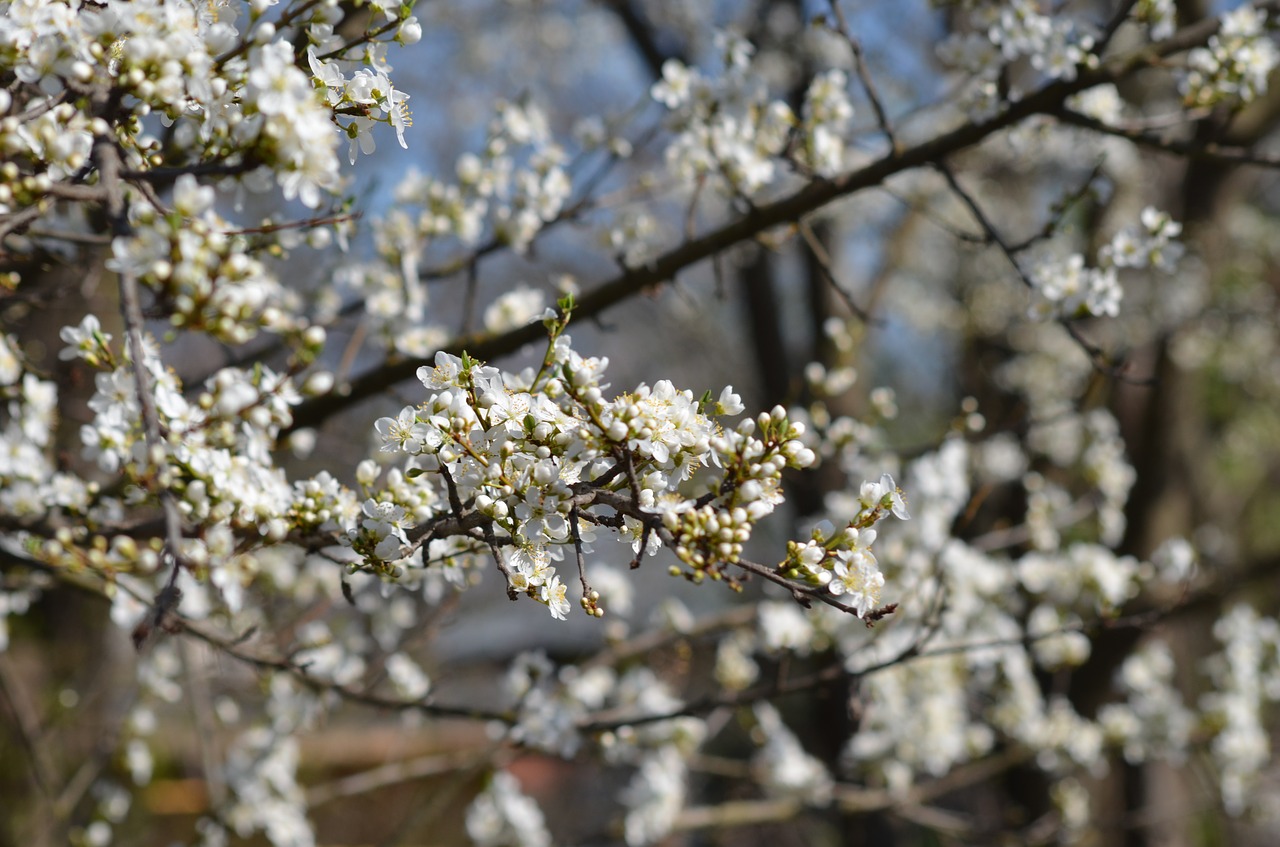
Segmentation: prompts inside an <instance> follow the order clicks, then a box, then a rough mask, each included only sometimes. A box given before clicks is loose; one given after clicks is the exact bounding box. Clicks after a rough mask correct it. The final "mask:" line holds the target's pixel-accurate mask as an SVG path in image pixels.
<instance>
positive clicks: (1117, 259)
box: [1028, 206, 1183, 319]
mask: <svg viewBox="0 0 1280 847" xmlns="http://www.w3.org/2000/svg"><path fill="white" fill-rule="evenodd" d="M1140 217H1141V223H1140V225H1139V226H1130V227H1126V228H1124V229H1122V230H1121V231H1120V232H1118V233H1116V235H1115V236H1114V237H1113V238H1112V239H1111V243H1109V244H1107V245H1105V246H1104V247H1103V248H1102V249H1101V250H1099V251H1098V265H1097V267H1092V268H1091V267H1087V266H1086V265H1085V257H1084V256H1083V255H1082V254H1080V253H1072V254H1071V255H1069V256H1067V257H1066V258H1065V259H1059V258H1047V259H1042V260H1040V261H1039V262H1037V263H1036V264H1035V265H1034V266H1033V267H1032V268H1031V270H1030V272H1029V273H1028V277H1029V279H1030V281H1031V284H1032V286H1033V296H1034V303H1033V305H1032V307H1031V311H1030V314H1031V316H1032V317H1035V318H1040V319H1045V318H1066V319H1071V318H1081V317H1087V316H1094V317H1103V316H1106V317H1115V316H1117V315H1118V314H1120V301H1121V299H1122V298H1123V297H1124V290H1123V289H1122V288H1121V287H1120V281H1119V278H1118V276H1117V271H1118V269H1121V268H1147V267H1151V268H1155V269H1158V270H1160V271H1163V272H1164V273H1172V272H1173V271H1174V270H1175V269H1176V268H1177V263H1178V260H1179V259H1180V258H1181V257H1182V253H1183V247H1182V245H1181V244H1180V243H1178V242H1177V241H1176V240H1175V239H1176V238H1177V237H1178V235H1180V234H1181V232H1182V225H1181V224H1179V223H1177V222H1176V221H1174V220H1173V219H1172V218H1170V217H1169V215H1168V214H1166V213H1164V212H1161V211H1159V210H1157V209H1154V208H1152V207H1150V206H1148V207H1147V208H1145V209H1143V210H1142V214H1141V216H1140Z"/></svg>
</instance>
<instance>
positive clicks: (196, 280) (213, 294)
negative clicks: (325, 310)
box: [107, 174, 306, 344]
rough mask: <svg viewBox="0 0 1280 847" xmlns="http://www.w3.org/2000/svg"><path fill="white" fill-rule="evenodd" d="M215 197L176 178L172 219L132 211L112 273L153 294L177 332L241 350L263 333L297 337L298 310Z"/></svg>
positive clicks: (143, 207)
mask: <svg viewBox="0 0 1280 847" xmlns="http://www.w3.org/2000/svg"><path fill="white" fill-rule="evenodd" d="M213 204H214V190H213V189H212V188H210V187H208V186H200V185H199V184H198V183H197V182H196V179H195V177H193V176H190V175H185V174H184V175H183V176H181V177H179V178H178V181H177V183H176V184H175V186H174V192H173V213H172V214H162V213H161V211H160V210H159V209H156V208H154V207H152V206H151V205H149V204H146V203H138V204H136V205H134V206H132V207H131V209H130V217H131V223H132V224H133V231H132V232H131V233H130V234H129V235H127V236H120V237H118V238H116V239H115V240H114V241H113V242H112V258H111V259H110V260H108V262H107V267H108V268H110V269H111V270H113V271H116V272H117V273H122V274H130V275H132V276H133V277H135V278H136V279H138V280H139V281H140V282H142V283H143V284H145V285H148V286H150V287H152V288H154V289H156V291H157V294H158V295H159V297H160V298H161V301H162V302H164V303H165V305H166V306H167V308H168V310H169V311H170V318H169V320H170V322H171V323H173V325H174V326H179V327H184V328H187V329H191V330H196V331H201V332H207V333H208V334H209V335H212V336H213V337H215V338H218V339H221V340H223V341H227V342H229V343H233V344H238V343H243V342H245V341H248V340H250V339H251V338H253V337H254V336H255V335H256V334H257V332H258V331H259V330H260V329H262V330H266V331H268V332H273V333H277V334H282V333H286V332H289V333H299V332H301V331H302V330H304V329H305V327H306V325H305V323H303V322H302V321H301V320H300V319H299V318H298V317H296V313H297V311H298V309H297V304H296V302H291V298H290V295H289V294H288V293H287V292H286V291H285V289H284V288H283V287H282V286H281V285H280V283H279V281H278V280H277V279H276V278H275V276H274V274H272V273H271V272H270V271H269V270H268V269H267V268H266V266H265V265H264V264H263V263H262V262H261V261H260V260H258V259H256V258H254V257H253V256H252V255H251V254H250V252H249V251H248V250H247V249H246V245H245V243H244V242H245V240H246V236H236V235H230V234H229V231H230V230H231V227H230V225H229V224H228V223H227V222H226V221H224V220H223V219H222V218H221V217H219V216H218V214H217V213H216V212H215V211H214V210H213Z"/></svg>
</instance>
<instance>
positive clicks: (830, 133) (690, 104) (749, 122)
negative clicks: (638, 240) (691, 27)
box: [650, 32, 853, 197]
mask: <svg viewBox="0 0 1280 847" xmlns="http://www.w3.org/2000/svg"><path fill="white" fill-rule="evenodd" d="M716 47H717V49H718V50H719V52H720V54H721V56H722V60H723V73H721V74H720V75H717V76H707V75H704V74H702V73H700V72H699V71H698V70H696V69H694V68H689V67H686V66H685V65H684V64H683V63H681V62H680V61H678V60H676V59H669V60H667V62H666V63H665V64H664V65H663V66H662V80H661V81H659V82H657V83H655V84H654V86H653V88H652V89H651V91H650V93H651V95H652V97H653V99H654V100H657V101H658V102H659V103H661V104H662V105H663V106H665V107H666V108H667V109H668V110H670V112H671V115H670V117H669V119H668V122H667V123H668V127H669V128H670V130H671V131H672V132H674V133H675V138H674V139H673V140H672V141H671V143H670V144H669V145H668V147H667V152H666V156H667V164H668V166H669V167H670V168H671V170H672V171H673V172H674V173H675V174H676V175H677V176H678V177H679V178H680V180H681V182H682V183H683V184H685V185H690V186H693V185H697V184H701V183H702V182H703V181H704V180H705V181H708V182H710V184H712V185H714V186H716V187H717V188H719V189H720V190H721V191H723V192H724V193H725V194H728V195H730V196H744V197H753V196H755V195H756V194H757V193H759V191H760V190H761V189H762V188H765V187H767V186H769V185H770V184H772V183H773V182H774V181H775V179H776V178H777V176H778V174H779V172H780V168H779V164H780V160H781V157H783V156H784V155H787V154H789V153H791V152H792V151H793V147H794V150H795V154H796V158H797V159H798V160H799V161H801V162H803V163H804V164H805V165H807V166H808V167H809V168H811V169H812V170H814V171H815V172H817V173H820V174H823V175H824V176H829V175H832V174H834V173H836V172H838V171H839V170H841V168H842V164H843V160H844V149H845V141H844V136H845V132H846V128H847V126H848V124H849V121H850V119H851V118H852V116H853V107H852V105H851V104H850V102H849V98H848V94H847V91H846V86H847V84H848V80H847V78H846V76H845V74H844V72H843V71H839V70H831V71H826V72H824V73H821V74H818V75H817V76H816V77H815V78H814V80H813V82H812V83H811V84H810V86H809V90H808V92H807V93H806V95H805V102H804V120H803V121H798V120H797V119H796V116H795V114H794V113H793V112H792V110H791V107H789V106H788V105H787V104H786V103H785V102H784V101H782V100H777V99H771V98H770V96H769V92H768V90H767V89H766V88H765V86H764V85H763V83H762V82H761V80H760V78H759V75H758V74H755V73H754V72H753V65H752V63H751V59H752V56H753V54H754V53H755V48H754V47H753V46H752V45H751V44H750V42H748V41H746V40H745V39H743V38H741V37H740V36H737V35H734V34H732V33H728V32H719V33H717V35H716ZM797 132H799V135H800V137H798V138H796V137H795V135H796V133H797ZM796 142H798V144H796Z"/></svg>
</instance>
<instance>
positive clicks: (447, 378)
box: [346, 313, 906, 618]
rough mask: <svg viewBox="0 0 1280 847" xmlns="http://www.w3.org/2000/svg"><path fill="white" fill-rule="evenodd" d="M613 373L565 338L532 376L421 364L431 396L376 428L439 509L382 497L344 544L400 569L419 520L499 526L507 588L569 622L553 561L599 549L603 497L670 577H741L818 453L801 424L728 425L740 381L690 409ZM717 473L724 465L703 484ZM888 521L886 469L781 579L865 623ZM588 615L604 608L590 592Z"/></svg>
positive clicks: (895, 505)
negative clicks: (763, 523) (786, 474)
mask: <svg viewBox="0 0 1280 847" xmlns="http://www.w3.org/2000/svg"><path fill="white" fill-rule="evenodd" d="M547 320H548V322H549V323H551V324H552V325H554V324H555V322H556V320H557V319H556V318H555V317H554V313H549V316H548V317H547ZM607 364H608V362H607V360H604V359H595V358H591V359H584V358H582V357H581V356H579V355H578V354H577V353H576V352H574V351H573V349H572V348H571V347H570V344H569V339H568V337H567V336H564V335H559V336H558V337H557V338H556V339H555V341H554V342H553V343H552V345H551V347H550V348H549V350H548V354H547V358H546V361H545V363H544V365H543V368H542V370H541V371H540V372H539V373H538V374H536V375H535V374H533V373H532V372H531V371H529V372H526V373H524V374H502V373H500V372H499V371H498V370H496V369H494V368H490V367H486V366H484V365H482V364H480V363H478V362H475V361H473V360H471V359H469V358H459V357H457V356H453V355H450V354H448V353H443V352H441V353H439V354H437V356H436V364H435V367H434V368H427V367H423V368H420V369H419V371H418V378H419V379H420V380H421V381H422V383H423V385H424V386H426V387H427V388H428V389H430V390H431V391H432V393H431V394H430V396H429V397H428V399H427V400H426V402H424V403H423V404H421V405H419V406H417V407H413V406H408V407H405V408H404V409H403V410H402V411H401V412H400V414H399V415H397V416H396V417H394V418H392V417H385V418H381V419H380V420H378V421H377V423H376V424H375V430H376V432H377V434H378V437H379V439H380V440H381V444H382V450H383V451H384V452H390V453H406V454H408V455H409V456H411V457H412V459H411V460H410V469H409V471H408V472H407V473H406V477H407V478H412V479H416V480H418V481H419V482H420V483H423V484H427V483H428V482H430V484H431V485H433V486H434V492H435V493H434V495H433V496H432V497H431V498H430V500H429V503H430V504H433V505H435V506H436V508H437V510H438V511H437V514H436V515H434V516H431V517H427V516H425V515H418V516H414V517H411V516H410V511H411V509H412V508H413V506H414V504H412V503H408V502H404V501H403V500H402V499H399V498H398V497H397V495H395V494H394V493H393V492H389V491H384V492H382V493H380V494H375V495H373V496H371V497H370V499H369V500H368V501H367V502H366V503H365V506H364V512H365V516H366V517H365V518H364V520H363V521H361V523H360V524H359V526H353V527H351V528H350V530H349V531H348V534H347V538H346V542H347V543H348V544H350V545H351V547H352V548H353V549H354V550H355V551H356V552H358V553H360V554H361V555H362V556H365V557H366V559H367V560H368V562H369V563H370V565H371V566H372V567H375V568H390V569H394V568H395V567H397V566H396V565H394V564H393V563H394V562H395V561H396V560H400V559H403V558H405V557H420V550H419V549H415V548H414V545H413V542H414V540H415V539H416V538H420V537H422V536H421V533H418V534H416V535H415V534H414V533H411V532H410V530H411V529H412V528H413V527H415V526H422V525H424V524H425V525H428V526H429V525H432V524H433V523H434V522H436V521H438V520H440V519H442V517H443V516H445V515H450V514H452V517H453V519H455V520H461V521H463V522H467V521H471V522H475V521H481V520H483V521H491V522H492V524H493V527H494V528H495V529H497V530H500V531H501V533H502V534H501V535H500V536H496V537H495V536H489V537H487V538H486V539H484V540H486V541H487V543H489V544H503V545H510V550H508V551H506V552H504V553H502V554H501V559H502V561H501V562H500V566H501V567H502V568H503V570H504V573H506V574H507V579H508V583H509V586H510V589H511V591H512V592H514V593H522V594H527V595H528V596H530V597H532V598H534V599H536V600H538V601H539V602H541V603H543V604H544V605H546V606H547V607H548V608H549V609H550V611H551V613H552V615H554V616H555V617H557V618H563V617H564V616H565V614H566V613H567V612H568V609H569V604H568V601H567V599H566V586H565V584H564V583H563V581H562V580H561V578H560V576H559V575H558V574H557V573H556V568H555V566H554V565H552V564H551V561H552V560H553V559H558V558H559V557H560V556H561V555H562V550H563V548H564V547H566V546H568V545H583V546H584V549H585V550H589V549H590V546H589V545H590V544H591V542H592V541H593V539H594V537H595V530H596V527H597V526H598V525H601V523H602V522H601V516H600V515H598V514H596V513H594V512H589V511H587V509H588V507H589V506H592V505H595V504H602V505H606V506H609V507H610V508H612V509H613V510H614V511H615V513H616V515H617V517H616V518H614V519H612V520H614V521H615V523H614V524H610V525H615V526H617V527H618V529H619V530H620V532H619V535H618V538H619V540H620V541H622V542H623V543H625V544H627V545H630V546H632V547H633V548H634V549H635V550H636V552H637V553H639V552H640V544H641V541H642V540H643V541H647V542H648V543H649V545H650V552H651V550H652V544H653V543H654V542H655V541H658V540H661V541H664V542H665V543H668V544H670V545H671V546H672V549H673V552H674V553H675V555H676V557H677V558H678V559H679V560H680V561H681V562H682V563H683V564H684V565H685V568H683V569H682V568H681V567H679V566H675V565H673V566H672V573H673V574H677V575H679V574H683V575H685V576H686V577H688V578H689V579H691V580H693V581H695V582H701V581H702V580H703V579H704V578H706V577H711V578H713V579H725V580H728V581H729V583H730V584H731V585H734V584H736V582H737V580H738V576H736V575H735V574H734V573H733V572H732V571H731V570H728V569H727V568H729V567H730V566H732V565H735V564H737V563H738V562H739V559H740V557H741V554H742V549H743V544H744V543H745V542H746V541H747V540H748V539H749V538H750V536H751V530H752V527H753V526H754V525H755V523H756V522H757V521H758V520H760V519H761V518H763V517H765V516H766V515H768V514H770V513H771V512H772V511H773V510H774V509H775V508H776V506H777V505H778V504H779V503H781V502H782V494H781V490H780V488H779V481H780V479H781V474H782V471H783V470H784V469H785V468H789V467H790V468H803V467H807V466H808V465H810V464H812V462H813V461H814V459H815V456H814V454H813V451H812V450H810V449H809V448H808V447H806V446H804V444H803V443H802V442H801V441H800V440H799V439H800V437H801V436H802V435H803V433H804V427H803V425H802V424H799V423H793V422H791V421H790V420H788V418H787V414H786V412H785V410H783V409H782V408H781V407H779V408H776V409H774V410H773V412H771V413H764V414H761V415H760V416H759V417H758V418H757V419H746V420H743V421H742V422H741V423H739V424H738V426H737V427H735V428H734V429H728V430H726V429H723V428H721V426H720V425H719V424H718V423H717V421H716V418H717V417H719V416H722V415H737V414H739V413H741V412H742V403H741V401H740V400H739V399H738V396H737V395H736V394H734V393H733V392H732V389H731V388H726V389H725V390H724V391H723V392H721V394H720V396H719V398H718V399H716V400H713V399H712V398H711V395H710V394H709V393H708V394H707V395H705V396H704V397H703V398H702V399H701V400H695V399H694V396H693V394H692V393H691V392H689V391H678V390H676V388H675V387H674V386H673V385H672V384H671V383H670V382H667V381H665V380H663V381H660V382H658V383H657V384H655V385H654V386H652V387H650V386H648V385H641V386H639V387H638V388H637V389H636V390H635V391H633V392H628V393H624V394H622V395H619V396H617V397H615V398H614V399H606V397H605V395H604V393H603V389H605V388H607V387H608V386H607V384H606V383H604V382H603V377H604V371H605V367H606V366H607ZM711 466H715V467H718V468H720V472H718V473H717V474H707V473H706V472H705V471H704V472H702V473H699V474H697V475H695V472H696V471H700V470H703V469H708V468H709V467H711ZM420 504H421V505H426V504H422V503H420ZM579 510H583V514H579ZM890 513H892V514H896V515H897V516H898V517H902V518H905V517H906V508H905V503H904V502H903V500H902V494H901V492H900V491H899V490H898V489H897V487H896V486H895V485H894V483H893V480H892V478H890V477H888V476H887V475H886V476H885V477H883V478H882V479H881V481H880V482H878V483H868V484H867V485H866V486H864V489H863V492H862V499H861V501H860V510H859V514H858V516H857V517H856V518H854V519H853V520H852V521H851V522H849V523H848V525H847V528H846V529H845V530H843V531H841V532H839V533H837V532H834V531H829V528H828V530H823V531H822V532H823V537H822V538H821V540H820V541H818V540H817V536H815V541H813V542H810V544H809V546H808V547H807V548H805V549H806V551H810V552H805V553H804V558H803V562H801V559H800V556H801V553H800V548H799V547H795V546H794V545H793V550H792V552H790V553H789V554H788V561H787V562H784V563H783V565H781V566H780V567H779V569H778V570H779V573H780V574H781V575H782V577H784V578H787V579H799V580H802V581H804V582H808V583H810V584H813V585H816V586H827V587H828V588H829V590H830V593H831V594H835V595H847V596H848V597H849V599H851V600H852V601H853V606H852V608H854V609H855V610H856V611H857V613H858V614H859V615H864V616H865V615H866V614H868V613H869V612H871V611H872V610H874V609H875V608H876V606H877V604H878V601H879V592H880V588H881V586H883V584H884V578H883V576H882V575H881V574H880V572H879V570H878V568H877V567H876V560H875V557H874V556H873V555H872V554H871V552H870V549H869V547H870V544H871V542H872V541H873V540H874V539H875V532H874V530H872V529H871V527H872V526H874V525H875V524H876V523H877V522H878V521H880V520H882V519H883V518H884V517H886V516H888V515H889V514H890ZM429 531H430V530H429V529H428V530H423V532H429ZM496 553H497V550H496V549H495V554H496ZM416 560H417V559H416V558H415V561H416ZM824 577H825V578H824ZM583 606H584V608H586V609H587V610H588V611H589V612H591V613H593V614H596V615H600V614H602V613H603V610H602V608H601V607H600V606H599V605H598V603H597V598H595V597H594V596H592V595H591V594H588V596H584V598H583Z"/></svg>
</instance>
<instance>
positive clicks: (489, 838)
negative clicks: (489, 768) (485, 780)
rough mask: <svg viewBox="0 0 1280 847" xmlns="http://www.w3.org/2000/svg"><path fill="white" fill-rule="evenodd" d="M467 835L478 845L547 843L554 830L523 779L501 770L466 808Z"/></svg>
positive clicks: (541, 846) (545, 846) (529, 846)
mask: <svg viewBox="0 0 1280 847" xmlns="http://www.w3.org/2000/svg"><path fill="white" fill-rule="evenodd" d="M467 835H469V836H471V840H472V841H474V842H475V843H476V844H477V845H479V847H548V845H549V844H551V834H550V833H549V832H547V824H546V820H545V819H544V818H543V816H542V810H541V809H539V808H538V804H537V803H535V802H534V801H533V800H531V799H530V798H529V797H526V796H525V795H524V794H523V793H522V792H521V791H520V783H519V782H517V781H516V778H515V777H514V776H512V775H511V774H509V773H507V772H506V771H498V772H497V773H495V774H493V775H492V776H491V777H490V778H489V784H488V785H487V786H486V787H485V790H484V791H481V792H480V793H479V794H477V795H476V799H475V800H473V801H472V803H471V805H470V806H469V807H468V808H467Z"/></svg>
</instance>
